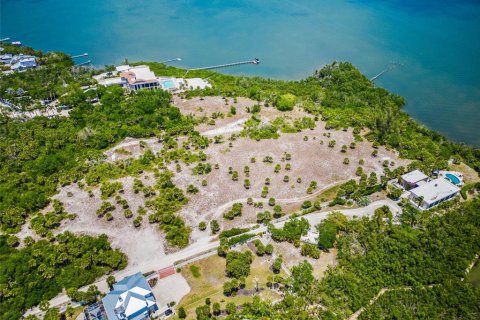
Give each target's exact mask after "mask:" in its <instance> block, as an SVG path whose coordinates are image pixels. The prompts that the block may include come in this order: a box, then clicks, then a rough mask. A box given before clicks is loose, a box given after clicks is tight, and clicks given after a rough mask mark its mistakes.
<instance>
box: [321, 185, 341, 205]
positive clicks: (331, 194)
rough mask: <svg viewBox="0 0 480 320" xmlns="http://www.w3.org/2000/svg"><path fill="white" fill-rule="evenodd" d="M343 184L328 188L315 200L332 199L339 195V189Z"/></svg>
mask: <svg viewBox="0 0 480 320" xmlns="http://www.w3.org/2000/svg"><path fill="white" fill-rule="evenodd" d="M340 186H341V184H338V185H336V186H333V187H331V188H328V189H326V190H324V191H323V192H321V193H320V194H319V195H317V197H316V199H315V201H320V202H325V201H332V200H333V199H335V197H336V196H337V193H338V190H339V189H340Z"/></svg>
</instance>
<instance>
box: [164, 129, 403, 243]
mask: <svg viewBox="0 0 480 320" xmlns="http://www.w3.org/2000/svg"><path fill="white" fill-rule="evenodd" d="M324 132H325V130H324V129H323V127H322V126H321V125H319V126H318V127H317V128H316V129H315V130H308V131H305V132H302V133H296V134H282V135H281V136H280V138H279V139H276V140H261V141H258V142H257V141H252V140H250V139H246V138H239V139H237V140H236V141H234V142H233V147H232V148H229V147H228V144H227V143H223V144H213V145H211V146H210V147H209V148H208V149H207V150H206V151H205V152H206V153H207V156H208V160H207V161H208V162H209V163H211V164H212V166H213V165H215V164H218V165H219V169H218V170H215V169H213V170H212V172H211V173H210V174H208V175H207V176H192V175H191V170H190V169H189V168H187V167H186V166H182V167H183V170H182V172H180V173H176V174H175V177H174V179H173V180H174V182H175V183H176V184H177V185H178V186H179V187H181V188H186V187H187V186H188V185H189V184H194V185H195V186H197V188H198V189H199V190H200V192H199V193H198V194H196V195H191V196H190V201H189V203H188V204H187V205H186V206H184V207H183V209H182V210H181V212H180V213H181V214H182V216H183V217H184V218H185V219H186V220H187V221H188V222H189V223H190V224H191V225H192V226H196V225H197V224H198V222H199V221H201V220H206V221H209V220H210V219H212V218H213V217H214V216H215V212H216V208H217V207H219V206H222V205H223V204H225V203H229V202H232V201H233V202H235V200H242V199H243V200H245V199H246V198H248V197H252V198H260V199H261V193H262V189H263V187H264V183H265V178H267V177H268V178H270V179H271V183H270V186H269V193H268V195H267V197H266V198H265V199H262V200H264V209H263V210H266V209H267V207H268V205H267V202H268V198H270V197H274V198H276V199H290V198H296V197H301V198H302V197H305V196H307V193H306V190H307V188H308V186H309V184H310V182H311V181H316V182H317V189H322V188H324V187H326V186H329V185H332V184H334V183H338V182H341V181H345V180H348V179H351V178H355V170H356V168H357V166H358V161H359V160H360V159H364V160H365V165H364V166H363V169H364V171H365V172H367V173H370V172H376V173H377V175H378V176H380V174H381V173H382V172H383V167H382V164H381V162H382V161H383V159H384V158H388V159H392V160H394V161H395V162H396V164H397V165H401V164H406V163H407V162H405V161H402V160H399V159H397V157H396V155H395V154H394V153H393V152H391V151H387V150H385V149H383V148H380V149H379V156H378V157H372V156H371V155H370V154H371V152H372V150H373V149H372V147H371V145H370V144H369V143H368V142H362V143H357V147H356V149H353V150H352V149H348V151H347V152H346V153H341V152H340V148H341V146H342V145H343V144H347V145H349V144H350V142H352V141H353V137H352V133H351V132H343V131H337V132H332V137H331V138H330V139H335V140H336V141H337V146H336V147H335V148H333V149H332V148H329V147H328V146H327V144H328V140H330V139H324V137H323V133H324ZM304 136H307V137H308V141H304V139H303V138H304ZM320 140H324V141H327V142H324V144H323V145H322V144H320ZM285 152H287V153H290V154H291V155H292V160H291V161H288V163H290V165H291V170H289V171H287V170H286V169H285V165H286V164H287V161H283V162H282V161H281V158H282V157H283V155H284V153H285ZM267 155H269V156H272V157H273V159H274V161H273V164H267V163H263V162H262V159H263V158H264V157H265V156H267ZM251 157H255V158H256V162H255V163H251V162H250V158H251ZM345 157H348V158H349V159H350V164H349V165H344V164H343V163H342V162H343V159H344V158H345ZM277 163H278V164H280V165H281V167H282V170H281V171H280V172H279V173H274V167H275V164H277ZM230 166H231V167H233V170H236V171H238V173H239V179H238V181H232V179H231V176H230V175H229V173H228V167H230ZM244 166H249V168H250V177H248V179H249V180H250V182H251V187H250V189H249V190H247V189H245V188H244V186H243V184H244V179H247V177H246V175H245V174H244ZM172 168H173V167H172ZM285 175H288V176H289V178H290V181H289V182H288V183H286V182H283V178H284V176H285ZM297 178H301V179H302V182H301V183H297V182H296V180H297ZM203 179H206V180H207V181H208V185H207V186H206V187H202V186H201V180H203ZM301 202H303V200H302V201H301ZM225 209H226V210H228V209H229V208H228V206H227V208H225ZM270 210H271V208H270ZM258 211H260V209H255V208H253V207H252V206H247V205H244V210H243V213H244V214H243V216H242V217H240V218H236V219H235V220H234V224H243V223H251V222H254V221H255V216H256V215H255V213H256V212H258ZM215 217H216V218H219V217H218V215H217V216H215ZM220 218H221V217H220ZM221 220H223V219H221ZM222 222H223V221H222ZM224 224H225V227H231V226H233V224H232V223H231V222H228V221H225V222H224ZM195 235H196V234H195V233H194V236H195Z"/></svg>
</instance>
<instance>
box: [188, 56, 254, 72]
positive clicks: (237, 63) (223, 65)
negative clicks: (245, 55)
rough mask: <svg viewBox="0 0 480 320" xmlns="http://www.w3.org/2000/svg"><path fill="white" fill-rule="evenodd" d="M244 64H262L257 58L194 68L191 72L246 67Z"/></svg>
mask: <svg viewBox="0 0 480 320" xmlns="http://www.w3.org/2000/svg"><path fill="white" fill-rule="evenodd" d="M244 64H260V60H259V59H257V58H255V59H253V60H249V61H240V62H233V63H226V64H219V65H216V66H210V67H202V68H194V69H190V70H189V71H198V70H212V69H220V68H227V67H235V66H240V65H244Z"/></svg>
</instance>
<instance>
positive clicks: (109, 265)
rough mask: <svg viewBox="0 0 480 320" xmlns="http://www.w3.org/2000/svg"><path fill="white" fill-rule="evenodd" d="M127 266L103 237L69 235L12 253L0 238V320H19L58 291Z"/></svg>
mask: <svg viewBox="0 0 480 320" xmlns="http://www.w3.org/2000/svg"><path fill="white" fill-rule="evenodd" d="M126 264H127V258H126V256H125V255H124V254H123V253H121V252H120V251H118V250H113V249H112V248H111V247H110V244H109V243H108V239H107V236H105V235H102V236H99V237H91V236H75V235H73V234H71V233H69V232H66V233H64V234H60V235H58V236H57V240H56V241H55V242H54V243H52V242H48V241H46V240H42V241H37V242H34V243H32V244H30V245H28V246H26V247H25V248H22V249H14V248H12V247H11V246H9V245H8V244H7V243H6V237H5V236H0V319H2V320H3V319H5V320H7V319H9V320H10V319H19V318H20V316H21V314H22V311H23V310H25V309H26V308H30V307H32V306H35V305H37V304H38V303H40V301H44V300H49V299H51V298H53V297H55V296H56V295H57V294H58V293H60V291H61V290H62V288H79V287H80V286H83V285H86V284H88V283H91V282H93V281H94V280H95V279H96V278H97V277H99V276H101V275H103V274H105V273H106V272H110V271H113V270H117V269H122V268H124V267H125V266H126Z"/></svg>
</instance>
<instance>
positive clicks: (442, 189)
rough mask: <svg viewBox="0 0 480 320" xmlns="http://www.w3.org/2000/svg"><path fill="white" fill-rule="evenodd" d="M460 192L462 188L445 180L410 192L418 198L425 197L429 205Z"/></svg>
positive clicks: (428, 183)
mask: <svg viewBox="0 0 480 320" xmlns="http://www.w3.org/2000/svg"><path fill="white" fill-rule="evenodd" d="M459 191H460V188H458V187H457V186H455V185H454V184H452V183H450V182H449V181H447V180H446V179H443V178H439V179H435V180H432V181H430V182H427V183H425V184H423V185H421V186H419V187H416V188H414V189H412V190H410V192H411V193H412V194H413V195H414V196H415V197H416V198H418V197H423V200H424V201H425V202H426V203H428V204H431V203H434V202H435V201H438V200H441V199H444V198H446V197H448V196H451V195H452V194H455V193H457V192H459Z"/></svg>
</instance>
